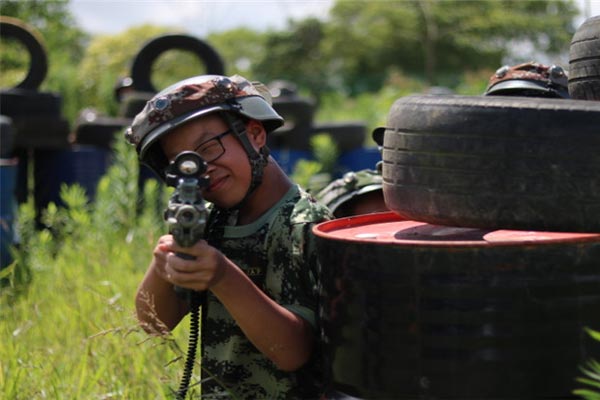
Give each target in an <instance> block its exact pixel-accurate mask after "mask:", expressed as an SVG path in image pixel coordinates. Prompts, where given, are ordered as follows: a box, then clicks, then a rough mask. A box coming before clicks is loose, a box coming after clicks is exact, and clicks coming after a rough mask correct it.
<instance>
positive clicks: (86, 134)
mask: <svg viewBox="0 0 600 400" xmlns="http://www.w3.org/2000/svg"><path fill="white" fill-rule="evenodd" d="M129 125H131V120H130V119H127V118H110V117H99V118H97V119H96V120H95V121H92V122H82V123H80V124H79V125H77V126H76V127H75V138H74V144H79V145H90V146H96V147H101V148H106V149H110V148H111V146H112V143H113V140H114V138H115V135H116V134H117V132H120V131H123V130H124V129H125V128H126V127H128V126H129Z"/></svg>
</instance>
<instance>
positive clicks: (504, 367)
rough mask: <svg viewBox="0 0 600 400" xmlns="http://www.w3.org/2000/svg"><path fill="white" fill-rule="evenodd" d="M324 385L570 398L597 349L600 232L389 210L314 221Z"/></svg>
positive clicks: (346, 389) (421, 394)
mask: <svg viewBox="0 0 600 400" xmlns="http://www.w3.org/2000/svg"><path fill="white" fill-rule="evenodd" d="M314 232H315V234H316V236H317V246H318V256H319V260H320V262H321V265H322V279H323V281H322V296H323V298H322V310H321V313H322V318H323V331H322V333H323V339H324V342H325V353H326V359H327V364H328V365H329V366H330V379H329V380H330V382H331V387H330V390H331V391H334V392H335V391H337V392H343V393H345V394H347V395H350V396H355V397H361V398H369V399H375V398H379V399H389V398H420V399H423V398H430V399H433V398H435V399H498V398H502V399H523V398H569V397H573V395H572V390H573V389H574V388H576V387H577V382H576V381H575V378H576V377H577V376H580V370H579V369H578V368H579V366H581V365H582V364H583V363H584V362H586V361H587V360H588V359H589V358H596V359H599V358H600V345H599V344H598V343H597V342H594V341H593V340H592V339H591V338H589V337H588V335H587V334H586V333H585V332H584V327H590V328H592V329H596V330H598V329H600V233H598V234H586V233H558V232H530V231H509V230H485V229H475V228H458V227H449V226H439V225H431V224H427V223H423V222H416V221H407V220H401V219H400V218H399V217H398V216H397V215H396V214H394V213H391V212H390V213H379V214H370V215H363V216H358V217H351V218H343V219H338V220H333V221H329V222H325V223H322V224H319V225H318V226H316V227H315V229H314Z"/></svg>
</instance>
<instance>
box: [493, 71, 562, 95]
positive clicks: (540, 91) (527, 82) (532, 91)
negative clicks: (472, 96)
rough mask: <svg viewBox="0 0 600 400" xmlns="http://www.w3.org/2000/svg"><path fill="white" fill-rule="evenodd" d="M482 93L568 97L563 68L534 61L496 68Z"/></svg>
mask: <svg viewBox="0 0 600 400" xmlns="http://www.w3.org/2000/svg"><path fill="white" fill-rule="evenodd" d="M484 95H486V96H490V95H498V96H528V97H554V98H563V99H568V98H570V96H569V89H568V79H567V74H566V73H565V71H564V69H562V68H561V67H559V66H557V65H551V66H546V65H543V64H539V63H535V62H528V63H524V64H518V65H514V66H512V67H510V66H508V65H505V66H503V67H500V68H498V70H497V71H496V72H495V73H494V75H492V76H491V77H490V79H489V84H488V87H487V89H486V90H485V93H484Z"/></svg>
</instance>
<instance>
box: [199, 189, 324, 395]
mask: <svg viewBox="0 0 600 400" xmlns="http://www.w3.org/2000/svg"><path fill="white" fill-rule="evenodd" d="M327 219H330V213H329V211H328V210H327V208H325V207H323V206H322V205H320V204H319V203H316V202H315V201H314V200H313V199H312V198H311V197H310V195H308V194H307V193H306V192H304V191H303V190H302V189H300V188H299V187H298V186H294V187H293V188H291V189H290V190H289V191H288V193H287V194H286V195H285V196H284V197H283V198H282V199H281V200H280V201H279V202H278V203H277V204H276V205H275V206H274V207H272V208H271V210H269V211H268V212H267V213H266V214H264V215H263V216H261V217H260V218H259V219H258V220H257V221H255V222H253V223H251V224H249V225H243V226H226V227H225V229H224V231H223V238H222V240H221V242H220V245H219V248H220V250H221V251H222V252H223V253H224V254H225V255H226V256H227V257H228V258H229V259H231V260H232V261H233V262H234V263H236V264H237V266H238V267H240V268H241V269H242V270H243V271H244V272H245V273H246V274H247V275H248V276H249V277H250V278H251V279H252V281H253V282H254V283H255V284H256V285H257V286H258V287H260V288H261V289H262V290H263V291H264V292H265V293H266V294H267V295H268V296H269V297H271V298H272V299H274V300H275V301H276V302H277V303H279V304H281V305H283V306H284V307H286V308H287V309H289V310H290V311H292V312H294V313H295V314H297V315H299V316H301V317H302V318H304V319H306V320H307V321H308V322H309V323H310V324H311V325H312V326H313V327H314V328H315V329H318V328H317V321H316V317H317V302H318V291H317V276H318V272H319V271H318V264H317V255H316V253H315V250H314V237H313V234H312V232H311V229H312V227H313V225H314V224H316V223H318V222H321V221H324V220H327ZM249 312H251V310H249ZM266 329H269V327H265V330H266ZM315 332H318V331H315ZM316 336H318V335H316ZM202 346H203V351H202V373H203V376H202V378H203V381H204V382H203V384H202V397H203V398H204V397H207V398H213V396H214V398H236V399H290V398H302V399H306V398H316V397H317V396H318V386H317V380H318V377H319V374H320V371H319V366H318V364H319V362H318V359H319V357H318V354H316V355H314V356H313V359H312V360H311V361H310V362H309V363H308V364H307V365H305V366H304V367H302V368H301V370H299V371H296V372H294V373H289V372H284V371H281V370H279V369H277V367H276V366H275V364H274V363H273V362H271V361H270V360H269V359H268V358H267V357H265V356H264V355H263V354H262V353H261V352H260V351H259V350H257V349H256V348H255V347H254V346H253V345H252V344H251V343H250V341H249V340H248V339H247V338H246V336H245V335H244V334H243V332H242V331H241V329H240V328H239V327H238V326H237V324H236V322H235V321H234V320H233V318H232V317H231V315H230V314H229V312H228V311H227V310H226V309H225V307H224V306H223V305H222V304H221V303H220V302H219V300H218V299H217V298H216V297H215V296H214V295H212V293H210V292H208V295H207V300H206V304H205V308H204V310H203V321H202Z"/></svg>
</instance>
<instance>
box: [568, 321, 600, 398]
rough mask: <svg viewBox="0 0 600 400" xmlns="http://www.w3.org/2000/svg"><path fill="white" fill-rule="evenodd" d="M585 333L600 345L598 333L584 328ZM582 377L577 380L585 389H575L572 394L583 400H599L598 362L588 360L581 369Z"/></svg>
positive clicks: (599, 369) (599, 375)
mask: <svg viewBox="0 0 600 400" xmlns="http://www.w3.org/2000/svg"><path fill="white" fill-rule="evenodd" d="M586 331H587V333H588V334H589V335H590V336H591V337H592V338H593V339H594V340H596V341H598V344H599V345H600V332H598V331H594V330H592V329H589V328H586ZM581 372H582V373H583V375H584V377H581V378H577V381H578V382H579V383H583V384H584V385H586V388H585V389H577V390H574V391H573V394H575V395H577V396H580V397H582V398H583V399H585V400H600V362H598V361H596V360H590V361H588V362H587V363H586V365H585V366H584V367H582V368H581Z"/></svg>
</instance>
